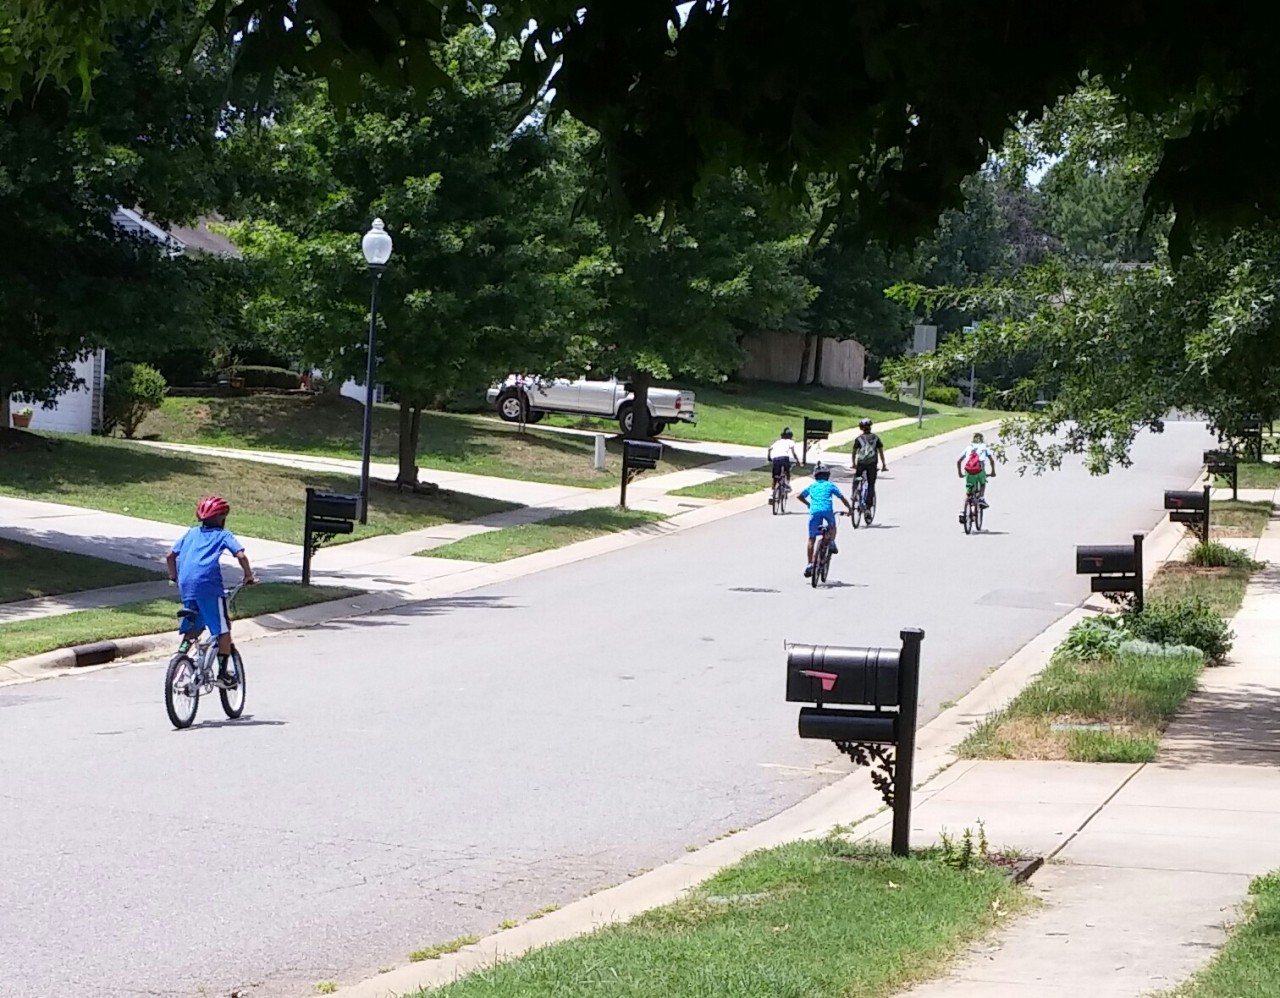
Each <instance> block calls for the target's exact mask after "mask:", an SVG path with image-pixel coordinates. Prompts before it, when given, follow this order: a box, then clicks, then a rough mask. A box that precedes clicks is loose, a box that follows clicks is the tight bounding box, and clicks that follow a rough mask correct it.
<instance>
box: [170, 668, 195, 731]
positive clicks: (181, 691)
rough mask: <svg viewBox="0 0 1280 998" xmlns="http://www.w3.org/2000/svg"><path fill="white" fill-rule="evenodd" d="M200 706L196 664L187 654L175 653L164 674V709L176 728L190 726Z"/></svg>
mask: <svg viewBox="0 0 1280 998" xmlns="http://www.w3.org/2000/svg"><path fill="white" fill-rule="evenodd" d="M199 708H200V684H199V683H197V682H196V664H195V663H194V662H193V661H191V659H190V658H188V657H187V656H186V655H174V656H173V658H171V659H169V668H168V669H166V670H165V674H164V709H165V711H166V713H168V715H169V720H170V722H171V723H172V724H173V726H174V727H175V728H189V727H191V722H192V721H194V720H195V719H196V711H197V710H199Z"/></svg>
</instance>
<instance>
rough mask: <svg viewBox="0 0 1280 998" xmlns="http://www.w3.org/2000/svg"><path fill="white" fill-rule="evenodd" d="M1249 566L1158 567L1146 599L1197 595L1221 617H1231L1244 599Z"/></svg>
mask: <svg viewBox="0 0 1280 998" xmlns="http://www.w3.org/2000/svg"><path fill="white" fill-rule="evenodd" d="M1252 574H1253V571H1252V569H1250V568H1244V567H1240V568H1199V567H1197V566H1195V565H1188V564H1185V563H1184V562H1180V561H1170V562H1166V563H1165V564H1163V565H1161V566H1160V570H1159V571H1158V572H1156V574H1155V577H1154V578H1153V579H1152V580H1151V582H1150V584H1149V585H1148V586H1147V600H1148V601H1150V600H1156V599H1181V598H1182V597H1184V596H1200V597H1202V598H1203V599H1205V600H1206V601H1207V602H1208V604H1209V605H1210V606H1211V607H1213V609H1214V611H1215V612H1216V613H1217V614H1218V616H1220V617H1231V616H1233V615H1234V614H1235V612H1236V611H1237V610H1239V609H1240V604H1241V603H1243V602H1244V592H1245V589H1246V588H1248V585H1249V576H1251V575H1252Z"/></svg>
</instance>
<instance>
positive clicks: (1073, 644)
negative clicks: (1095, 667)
mask: <svg viewBox="0 0 1280 998" xmlns="http://www.w3.org/2000/svg"><path fill="white" fill-rule="evenodd" d="M1126 637H1128V635H1127V634H1126V633H1125V630H1124V622H1123V621H1122V620H1121V619H1120V617H1119V616H1117V615H1115V614H1104V615H1102V616H1098V617H1085V618H1084V620H1078V621H1076V622H1075V623H1074V624H1072V625H1071V630H1069V631H1067V636H1066V637H1065V638H1063V639H1062V642H1061V643H1060V644H1059V645H1058V647H1057V648H1055V649H1054V650H1053V654H1054V657H1055V658H1057V657H1059V656H1061V657H1064V658H1074V659H1079V660H1080V661H1082V662H1094V661H1110V660H1111V659H1113V658H1114V657H1115V654H1116V652H1117V651H1119V650H1120V643H1121V642H1122V641H1123V640H1124V639H1125V638H1126Z"/></svg>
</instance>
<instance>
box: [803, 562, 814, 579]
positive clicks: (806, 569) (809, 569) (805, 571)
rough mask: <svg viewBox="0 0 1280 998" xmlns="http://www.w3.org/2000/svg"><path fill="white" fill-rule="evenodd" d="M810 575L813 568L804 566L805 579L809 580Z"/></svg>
mask: <svg viewBox="0 0 1280 998" xmlns="http://www.w3.org/2000/svg"><path fill="white" fill-rule="evenodd" d="M812 574H813V566H812V565H805V566H804V577H805V578H806V579H807V578H809V576H811V575H812Z"/></svg>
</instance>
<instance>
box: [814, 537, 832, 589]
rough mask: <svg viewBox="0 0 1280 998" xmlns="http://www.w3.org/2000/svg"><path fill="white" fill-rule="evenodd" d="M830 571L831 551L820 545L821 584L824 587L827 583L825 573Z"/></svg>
mask: <svg viewBox="0 0 1280 998" xmlns="http://www.w3.org/2000/svg"><path fill="white" fill-rule="evenodd" d="M830 570H831V549H830V548H829V547H828V546H827V545H825V544H824V545H822V579H821V581H822V583H823V584H824V585H825V584H826V581H827V573H828V572H829V571H830ZM814 574H815V575H816V574H817V573H816V572H815V573H814Z"/></svg>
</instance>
